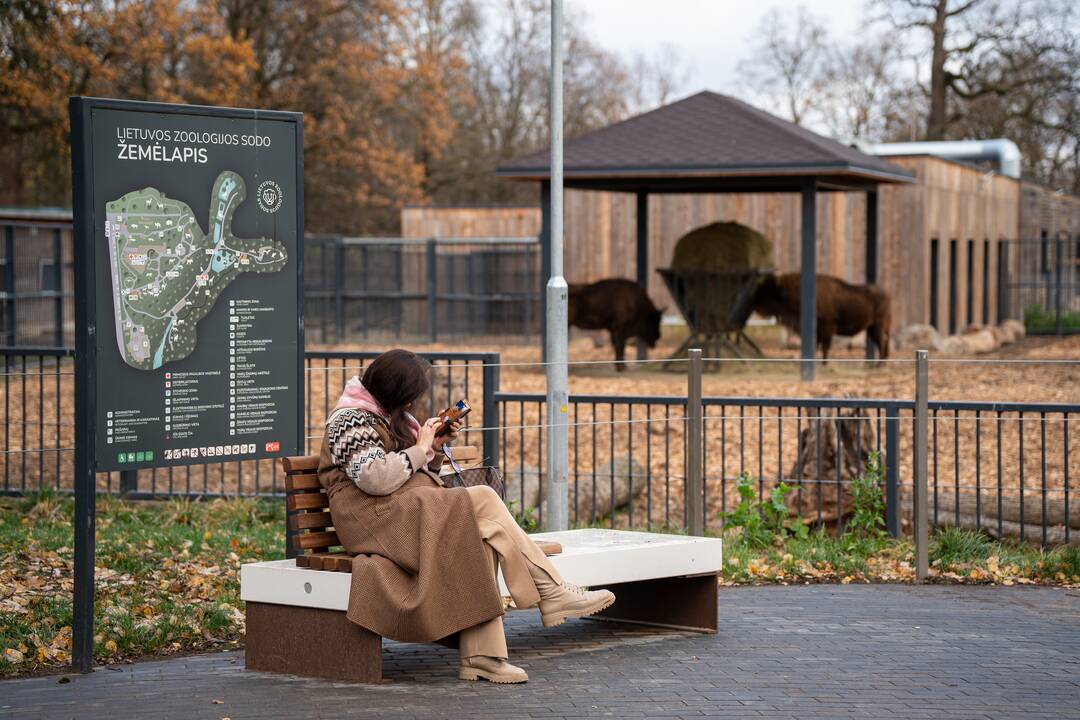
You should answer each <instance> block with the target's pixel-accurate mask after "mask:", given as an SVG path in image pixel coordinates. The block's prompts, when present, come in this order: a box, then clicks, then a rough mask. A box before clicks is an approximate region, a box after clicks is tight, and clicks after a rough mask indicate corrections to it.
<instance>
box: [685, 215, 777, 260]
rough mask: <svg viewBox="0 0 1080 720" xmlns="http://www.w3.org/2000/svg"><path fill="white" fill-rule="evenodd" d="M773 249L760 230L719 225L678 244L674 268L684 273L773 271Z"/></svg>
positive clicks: (691, 234) (689, 235) (690, 234)
mask: <svg viewBox="0 0 1080 720" xmlns="http://www.w3.org/2000/svg"><path fill="white" fill-rule="evenodd" d="M772 266H773V248H772V243H771V242H769V239H768V238H767V237H765V236H764V235H762V234H761V233H759V232H758V231H756V230H753V229H751V228H748V227H746V226H745V225H740V224H739V223H733V222H725V223H721V222H716V223H712V224H711V225H704V226H702V227H699V228H696V229H695V230H691V231H690V232H688V233H687V234H686V235H683V236H682V237H681V238H679V241H678V242H677V243H675V253H674V255H673V256H672V258H671V267H673V268H676V269H684V270H709V271H719V270H742V269H747V268H771V267H772Z"/></svg>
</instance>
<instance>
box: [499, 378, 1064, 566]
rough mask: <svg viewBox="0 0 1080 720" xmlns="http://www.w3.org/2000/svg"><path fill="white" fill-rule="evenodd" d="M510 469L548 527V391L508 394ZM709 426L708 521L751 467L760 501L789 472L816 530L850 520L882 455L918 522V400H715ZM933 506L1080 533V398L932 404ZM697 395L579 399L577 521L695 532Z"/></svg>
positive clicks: (902, 504) (934, 516) (899, 504)
mask: <svg viewBox="0 0 1080 720" xmlns="http://www.w3.org/2000/svg"><path fill="white" fill-rule="evenodd" d="M497 402H498V404H499V407H500V415H499V417H500V425H501V426H502V427H503V438H502V443H501V452H502V457H501V462H500V464H501V466H502V468H503V472H504V475H505V476H506V478H507V481H508V498H509V499H510V500H513V501H514V502H515V503H517V504H518V505H519V506H521V507H524V508H533V509H534V512H535V515H536V519H537V520H538V521H539V522H541V523H542V521H543V512H544V507H543V503H542V502H540V498H543V497H544V491H543V488H544V486H545V485H546V478H545V472H544V467H545V463H544V453H545V445H544V429H545V428H544V422H545V420H544V419H545V418H546V415H545V402H544V396H543V395H541V394H537V393H502V392H500V393H498V395H497ZM702 404H703V406H704V413H703V417H704V420H703V426H704V432H703V433H702V436H703V437H702V445H703V447H702V458H703V462H702V466H703V475H704V483H703V495H704V497H703V498H702V500H703V503H702V507H703V508H704V513H705V517H704V518H703V521H704V523H705V527H707V528H710V529H713V530H718V529H720V527H722V519H721V517H720V513H721V512H723V511H725V510H731V509H733V508H734V506H735V505H736V504H737V503H738V493H737V484H738V481H739V478H740V476H742V475H743V474H748V475H750V476H751V477H753V478H754V480H755V485H756V487H757V492H758V495H759V497H766V496H768V494H769V493H770V491H771V490H772V488H773V487H775V486H776V485H777V484H778V483H780V482H784V483H787V484H788V485H790V486H791V487H792V491H791V493H790V495H789V506H790V507H792V508H793V509H796V510H797V511H798V512H799V514H800V515H801V516H802V517H803V518H804V519H805V520H807V521H809V522H811V523H813V524H815V525H817V526H829V527H837V526H842V525H843V523H844V520H845V518H846V517H847V516H848V515H849V514H850V512H851V495H850V485H851V481H852V473H853V472H859V471H862V470H863V469H864V465H865V461H866V459H867V455H868V453H869V452H879V453H880V459H881V464H882V469H883V471H884V478H883V484H884V490H885V496H886V526H887V528H888V530H889V531H890V532H891V533H892V534H894V535H900V534H901V533H903V532H904V531H905V529H906V528H908V527H909V526H910V520H911V498H912V477H913V475H912V461H913V436H914V401H912V400H903V399H853V398H790V397H705V398H703V400H702ZM929 408H930V413H931V417H930V423H931V425H930V447H929V458H930V470H929V473H930V474H929V477H928V484H929V489H930V515H931V521H932V522H933V524H934V525H935V526H941V525H956V526H961V527H969V528H971V529H976V530H984V531H986V532H989V533H991V534H993V535H996V536H998V537H1015V538H1017V539H1020V540H1031V541H1036V542H1041V543H1043V544H1053V543H1069V542H1076V540H1077V538H1078V537H1080V536H1078V535H1077V532H1078V531H1080V513H1078V512H1076V510H1075V509H1073V508H1072V507H1071V506H1070V503H1072V504H1075V499H1074V495H1075V492H1076V490H1077V488H1076V477H1077V471H1078V470H1080V468H1075V467H1072V465H1073V464H1076V462H1077V461H1076V459H1075V453H1072V452H1071V449H1072V447H1073V446H1074V445H1075V442H1076V441H1075V440H1074V439H1073V435H1074V434H1075V433H1076V423H1075V422H1073V421H1072V418H1071V416H1073V415H1075V414H1076V413H1077V412H1080V405H1075V404H1061V403H1021V402H1005V403H995V402H967V401H931V402H930V403H929ZM686 410H687V407H686V398H685V397H679V396H621V395H620V396H613V395H572V396H571V397H570V404H569V408H568V416H569V421H570V423H571V427H570V442H569V468H570V475H569V505H570V507H569V517H570V522H571V523H573V524H579V525H581V524H594V523H597V522H600V523H602V524H606V525H610V526H612V527H626V528H638V527H641V528H646V529H650V528H676V529H678V528H685V527H686V526H687V519H688V518H687V516H686V507H687V497H686V495H685V493H684V488H685V484H686V472H685V468H686V457H687V447H686V440H685V438H686V428H685V422H686V416H687V412H686Z"/></svg>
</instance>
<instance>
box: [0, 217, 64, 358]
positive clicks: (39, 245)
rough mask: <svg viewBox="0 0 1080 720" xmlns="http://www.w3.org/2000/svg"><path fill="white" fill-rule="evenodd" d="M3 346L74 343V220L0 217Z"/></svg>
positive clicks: (0, 329) (0, 312)
mask: <svg viewBox="0 0 1080 720" xmlns="http://www.w3.org/2000/svg"><path fill="white" fill-rule="evenodd" d="M0 236H2V238H3V242H2V243H0V344H2V345H4V346H9V347H11V346H21V347H37V346H53V347H65V346H70V345H72V344H73V343H74V342H75V314H74V306H73V302H74V299H73V289H74V283H75V280H74V275H73V273H72V260H73V258H74V253H73V245H72V235H71V219H70V215H67V216H66V217H65V214H64V213H36V214H33V215H29V216H23V217H22V218H21V219H11V218H4V217H0Z"/></svg>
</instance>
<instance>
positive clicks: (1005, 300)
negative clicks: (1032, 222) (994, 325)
mask: <svg viewBox="0 0 1080 720" xmlns="http://www.w3.org/2000/svg"><path fill="white" fill-rule="evenodd" d="M998 252H999V253H1001V255H1000V257H999V268H1000V270H1001V277H1000V278H999V281H998V282H999V293H1000V297H999V305H1000V307H1001V308H1003V312H1002V313H1001V316H1002V317H1016V318H1020V317H1022V318H1023V319H1024V325H1025V327H1026V328H1027V332H1028V333H1030V334H1035V335H1050V334H1056V335H1064V334H1071V333H1077V332H1080V237H1077V238H1069V237H1067V236H1064V235H1058V236H1056V237H1049V236H1046V235H1044V236H1043V237H1040V238H1032V239H1023V240H1003V241H1001V243H1000V245H999V250H998Z"/></svg>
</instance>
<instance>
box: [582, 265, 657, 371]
mask: <svg viewBox="0 0 1080 720" xmlns="http://www.w3.org/2000/svg"><path fill="white" fill-rule="evenodd" d="M568 305H569V307H568V308H567V310H568V315H569V320H570V325H572V326H574V327H579V328H581V329H582V330H607V331H608V332H610V333H611V344H612V345H613V346H614V347H615V360H616V361H617V364H616V365H615V369H616V370H619V371H622V370H623V369H624V368H623V365H622V363H621V361H622V359H623V356H624V353H625V349H626V341H627V340H629V339H630V338H634V337H636V338H638V339H640V340H644V341H645V344H646V345H648V346H649V347H650V348H652V347H656V341H657V340H659V339H660V316H661V315H662V314H663V310H659V309H657V308H656V306H655V305H653V304H652V301H651V300H649V296H648V295H647V294H646V293H645V290H643V289H642V288H641V286H639V285H638V284H637V283H635V282H633V281H632V280H621V279H618V278H612V279H610V280H600V281H599V282H594V283H592V284H591V285H570V287H569V296H568Z"/></svg>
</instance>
